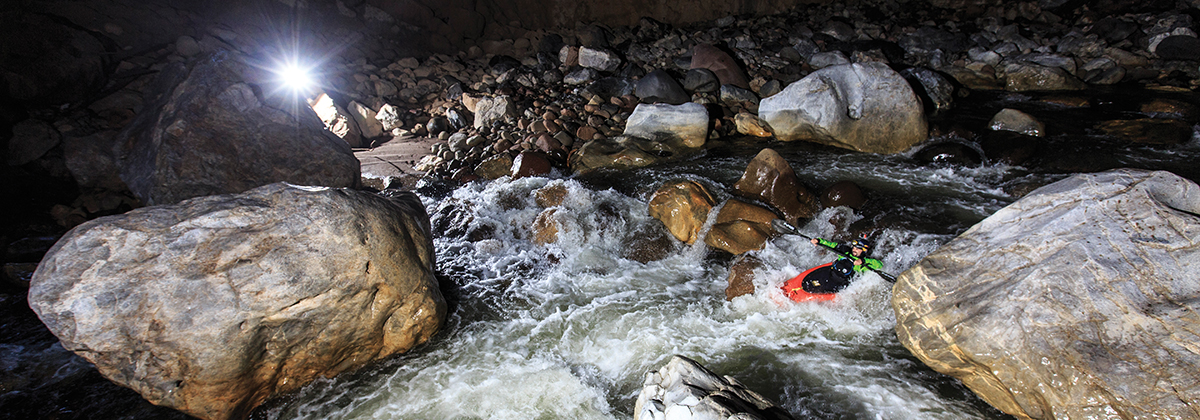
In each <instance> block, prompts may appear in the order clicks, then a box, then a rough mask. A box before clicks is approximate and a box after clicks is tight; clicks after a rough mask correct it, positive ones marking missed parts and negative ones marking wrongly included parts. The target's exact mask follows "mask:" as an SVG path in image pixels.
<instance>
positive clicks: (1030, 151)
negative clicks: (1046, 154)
mask: <svg viewBox="0 0 1200 420" xmlns="http://www.w3.org/2000/svg"><path fill="white" fill-rule="evenodd" d="M1041 142H1042V140H1040V139H1039V138H1038V137H1032V136H1027V135H1024V134H1021V133H1017V132H1014V131H987V132H984V133H983V136H982V139H981V140H980V147H981V148H982V149H983V152H984V154H985V155H986V156H987V158H988V160H989V161H993V162H999V163H1003V164H1007V165H1013V166H1020V165H1024V164H1025V163H1026V162H1028V161H1029V159H1031V158H1033V157H1034V156H1036V155H1037V152H1038V147H1039V145H1040V144H1041Z"/></svg>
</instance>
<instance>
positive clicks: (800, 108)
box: [758, 62, 928, 153]
mask: <svg viewBox="0 0 1200 420" xmlns="http://www.w3.org/2000/svg"><path fill="white" fill-rule="evenodd" d="M758 115H759V116H760V117H762V119H763V120H765V121H766V122H767V123H768V124H770V126H771V128H772V129H774V131H775V137H776V138H777V139H779V140H783V141H792V140H807V141H813V142H817V143H821V144H827V145H831V146H837V147H841V148H846V149H850V150H857V151H860V152H869V153H897V152H902V151H904V150H906V149H908V148H909V147H912V146H913V145H914V144H917V143H918V142H921V141H923V140H925V137H926V135H927V132H928V123H927V122H926V121H925V111H924V107H923V104H922V103H921V100H920V99H919V98H917V96H916V94H915V93H913V90H912V87H911V86H909V84H908V82H907V81H906V80H904V77H901V76H900V74H899V73H896V72H895V71H894V70H892V69H891V68H889V67H888V66H887V65H885V64H881V63H876V62H864V63H854V64H847V65H840V66H833V67H827V68H824V69H821V70H818V71H815V72H813V73H812V74H809V75H808V76H805V77H804V78H803V79H800V80H799V81H797V82H795V83H792V84H791V85H788V87H787V88H785V89H784V90H783V92H780V93H779V94H776V95H775V96H772V97H769V98H765V99H763V100H762V101H761V102H760V103H759V107H758Z"/></svg>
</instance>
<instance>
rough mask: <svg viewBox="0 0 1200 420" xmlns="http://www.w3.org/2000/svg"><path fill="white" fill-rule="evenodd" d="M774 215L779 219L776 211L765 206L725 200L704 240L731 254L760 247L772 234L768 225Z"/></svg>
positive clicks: (761, 247)
mask: <svg viewBox="0 0 1200 420" xmlns="http://www.w3.org/2000/svg"><path fill="white" fill-rule="evenodd" d="M775 219H778V217H777V216H775V213H772V212H771V211H770V210H767V209H765V208H762V207H759V206H756V205H753V204H749V203H746V202H742V201H738V200H729V201H726V202H725V205H724V206H722V207H721V211H720V212H719V213H717V220H716V222H715V223H713V227H712V229H711V230H709V231H708V235H706V236H705V237H704V243H705V244H708V246H711V247H713V248H717V249H720V250H724V251H728V252H729V253H731V254H734V255H739V254H743V253H746V252H749V251H756V250H760V249H763V246H764V245H765V244H766V242H767V239H770V238H771V237H774V236H775V230H774V229H773V228H771V221H772V220H775Z"/></svg>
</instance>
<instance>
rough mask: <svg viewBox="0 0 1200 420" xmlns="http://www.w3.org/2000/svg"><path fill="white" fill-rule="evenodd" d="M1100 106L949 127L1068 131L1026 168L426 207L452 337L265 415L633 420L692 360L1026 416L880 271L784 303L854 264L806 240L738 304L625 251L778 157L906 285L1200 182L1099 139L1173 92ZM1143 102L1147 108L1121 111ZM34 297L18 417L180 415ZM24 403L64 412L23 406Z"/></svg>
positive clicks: (16, 354)
mask: <svg viewBox="0 0 1200 420" xmlns="http://www.w3.org/2000/svg"><path fill="white" fill-rule="evenodd" d="M1090 94H1092V95H1098V96H1099V97H1100V99H1098V100H1094V103H1100V104H1109V105H1104V106H1100V107H1093V108H1090V109H1085V110H1080V109H1077V108H1068V107H1062V106H1056V105H1049V104H1047V103H1046V102H1042V101H1039V98H1038V97H1033V96H1028V95H1013V94H1004V93H997V94H975V95H973V96H972V97H971V98H967V99H966V100H961V101H960V103H959V104H958V105H957V106H958V109H957V110H956V111H954V112H951V113H946V114H943V115H940V116H938V117H936V118H933V119H932V120H933V122H934V123H935V125H939V126H951V125H965V126H969V127H974V128H973V129H974V130H976V131H977V132H982V130H983V128H982V127H984V126H985V125H986V122H987V119H988V118H990V116H991V115H992V114H994V113H995V112H996V111H998V110H999V109H1001V108H1004V107H1018V108H1021V109H1023V110H1026V111H1027V112H1030V113H1031V114H1033V115H1034V116H1036V117H1038V118H1039V119H1040V120H1042V121H1043V122H1045V123H1046V124H1047V131H1048V132H1049V133H1051V134H1050V135H1049V136H1048V137H1047V138H1045V139H1042V140H1039V142H1040V148H1039V151H1038V155H1037V156H1036V157H1035V158H1034V159H1032V160H1030V161H1029V163H1027V164H1024V165H1023V166H1013V165H1008V164H1003V163H999V162H996V161H994V160H988V161H986V162H985V163H983V164H981V165H967V166H961V165H936V164H934V165H931V164H925V163H921V162H920V161H918V160H917V159H914V158H913V154H912V153H906V154H897V155H875V154H863V153H853V152H849V151H844V150H840V149H834V148H829V147H824V146H817V145H811V144H806V143H799V142H793V143H779V142H773V141H763V140H755V139H748V138H741V139H725V140H717V141H715V142H714V147H712V148H711V149H709V150H708V151H707V152H706V153H705V154H704V155H703V156H700V157H698V158H695V159H690V160H686V161H682V162H676V163H673V164H667V165H661V166H655V167H652V168H646V169H642V170H637V171H626V172H602V173H599V174H593V175H588V176H577V177H575V176H567V175H565V174H560V173H556V174H553V175H552V176H549V177H533V178H523V179H519V180H502V181H497V182H490V183H478V182H477V183H472V184H468V185H466V186H464V187H462V188H459V189H457V190H455V191H454V192H453V193H452V194H451V195H449V196H446V197H423V200H424V202H425V204H426V206H427V209H428V211H429V212H430V214H431V215H433V217H434V218H435V219H439V218H442V219H445V218H451V219H454V221H453V222H450V223H449V226H451V227H452V228H451V229H445V230H439V231H438V232H435V235H436V239H435V246H436V253H437V269H438V275H439V278H440V280H441V281H442V282H443V283H444V284H443V289H444V291H445V292H446V295H447V298H448V301H449V302H450V312H449V318H448V319H447V322H446V325H445V327H444V329H443V330H442V331H441V332H440V333H439V334H437V335H436V336H435V337H434V339H433V340H431V341H430V342H429V343H427V344H425V345H422V346H420V347H419V348H417V349H415V350H414V351H412V352H409V353H408V354H405V355H401V356H397V357H395V358H392V359H388V360H386V361H383V362H380V363H377V364H375V365H373V366H370V367H368V368H366V369H362V370H360V371H358V372H354V373H349V374H345V375H341V376H338V377H336V378H332V379H323V380H318V381H317V382H315V383H313V384H311V385H309V386H307V387H305V388H303V389H302V390H301V391H299V392H296V393H294V394H291V395H288V396H286V397H283V398H279V399H276V400H274V401H271V402H269V403H267V404H266V405H264V406H263V407H260V408H259V409H258V410H257V411H256V412H255V413H254V415H253V417H254V418H256V419H270V420H276V419H278V420H283V419H629V418H631V417H632V414H633V413H632V411H633V405H634V401H635V400H636V398H637V394H638V392H639V391H640V389H641V385H642V382H643V380H644V379H645V375H646V373H647V372H650V371H653V370H656V369H658V368H659V367H661V366H662V365H664V364H665V363H666V362H667V361H668V360H669V359H670V358H671V357H672V356H673V355H676V354H678V355H684V356H687V357H690V358H693V359H695V360H697V361H699V362H700V363H701V364H703V365H705V366H706V367H708V368H709V369H711V370H713V371H715V372H717V373H719V374H723V375H730V376H733V377H735V378H737V379H738V380H739V381H740V382H742V383H744V384H745V385H746V386H748V387H749V388H750V389H752V390H755V391H757V392H759V393H761V394H763V395H764V396H765V397H767V398H768V399H771V400H772V401H775V402H776V403H778V404H779V405H781V406H782V407H783V408H784V409H785V410H787V411H789V412H790V413H792V414H793V415H794V416H796V417H797V418H810V419H913V418H920V419H998V418H1009V417H1008V416H1007V415H1005V414H1003V413H1001V412H999V411H997V410H995V409H994V408H992V407H990V406H989V405H987V404H986V403H984V402H983V401H981V400H980V399H978V398H977V397H975V396H974V394H973V393H971V392H970V391H969V390H968V389H966V388H965V387H964V386H963V385H961V384H960V383H959V382H958V381H957V380H954V379H952V378H949V377H946V376H943V375H941V374H938V373H936V372H933V371H932V370H930V369H929V368H927V367H925V366H924V365H922V364H921V363H920V362H919V361H917V360H916V359H915V358H914V357H913V356H912V355H910V354H909V353H908V352H907V350H905V349H904V348H903V347H902V346H901V345H900V344H899V342H898V341H897V338H896V335H895V332H894V327H895V319H894V314H893V312H892V309H891V306H890V286H891V285H890V284H889V283H887V282H886V281H884V280H883V279H882V278H880V277H879V276H878V275H875V274H865V275H863V276H861V277H860V279H859V280H858V281H856V282H855V283H854V284H853V285H852V286H851V287H850V288H849V289H847V290H846V291H845V292H843V293H842V294H841V295H840V296H839V298H838V299H837V300H836V301H834V302H831V303H803V304H795V303H792V302H790V301H787V300H786V299H784V298H783V297H782V296H781V293H780V291H779V286H780V285H781V284H782V282H783V281H785V280H787V279H788V278H790V277H792V276H794V275H796V274H798V273H800V272H801V271H803V270H805V269H807V268H808V267H811V266H814V265H818V264H821V263H824V262H828V261H830V260H831V259H832V258H833V256H832V255H831V254H829V253H827V252H825V251H822V250H821V249H818V248H817V247H814V246H812V245H811V244H809V243H807V241H805V240H803V239H801V238H798V237H794V236H781V237H779V238H776V239H774V240H772V241H770V242H768V243H767V245H766V248H765V249H764V250H762V251H758V252H757V255H758V257H759V258H761V259H762V260H763V261H764V262H765V264H764V265H763V268H761V269H759V270H758V271H756V273H755V274H756V277H755V286H756V291H755V293H754V294H752V295H746V296H741V297H738V298H735V299H733V300H732V301H726V300H725V295H724V289H725V286H726V281H727V277H728V275H729V271H730V265H731V257H730V256H729V255H728V254H723V253H721V252H714V251H710V250H709V249H708V248H707V247H706V246H704V245H703V244H697V245H694V246H686V245H682V244H675V245H673V246H669V247H668V249H667V251H668V252H666V253H665V256H664V257H663V258H661V259H658V260H655V261H650V262H647V263H642V262H638V261H634V260H632V259H629V258H626V257H625V256H626V255H627V254H628V253H627V248H628V244H629V238H630V237H632V236H636V235H643V234H645V232H647V231H648V229H661V227H660V224H659V223H660V222H658V221H657V220H654V219H652V218H650V217H649V216H648V202H649V199H650V196H651V194H653V192H654V190H655V189H656V188H657V187H658V186H659V185H661V184H662V183H664V182H666V181H670V180H675V179H691V180H696V181H698V182H700V183H702V184H704V185H706V186H708V187H709V188H710V190H711V191H713V193H714V194H715V195H716V196H718V198H719V199H724V198H728V197H729V192H728V191H729V190H730V188H731V186H732V185H733V183H734V182H735V181H736V180H737V179H738V178H739V177H740V176H741V174H742V172H743V171H744V169H745V168H746V165H747V163H748V162H749V161H750V159H752V158H753V157H754V155H755V154H757V153H758V152H759V151H760V150H761V149H762V148H764V147H771V148H773V149H775V150H776V151H778V152H780V154H781V155H783V156H784V157H785V158H786V159H787V160H788V162H789V163H790V164H791V165H792V167H793V168H794V169H795V170H796V172H797V174H798V176H799V177H800V179H801V180H802V181H803V182H804V183H805V184H807V185H808V186H809V187H810V188H811V189H812V190H813V191H815V192H820V190H821V189H822V188H824V187H826V186H829V185H831V184H833V183H835V182H838V181H843V180H849V181H853V182H855V183H856V184H858V185H859V186H861V187H862V188H863V190H864V191H865V192H866V195H867V198H868V202H867V205H866V206H864V207H863V208H862V209H861V210H860V211H853V210H850V209H848V208H845V207H837V208H831V209H825V210H824V211H822V212H821V213H820V214H818V215H817V216H816V217H814V218H813V219H812V220H809V221H805V222H804V223H803V224H802V225H801V226H800V228H801V231H802V232H804V233H806V234H808V235H811V236H819V237H827V238H831V239H835V240H837V239H846V237H847V235H848V233H847V232H848V230H851V229H850V227H854V228H856V229H857V228H862V229H867V230H870V231H872V232H874V234H875V239H876V243H877V246H876V249H877V250H876V252H875V254H874V256H875V257H876V258H880V259H881V260H882V261H883V263H884V271H886V272H889V273H892V274H899V273H901V272H903V271H904V270H905V269H906V268H908V267H910V266H912V265H914V264H916V263H917V262H918V261H920V259H921V258H922V257H923V256H925V255H928V254H929V253H931V252H933V251H934V250H935V249H937V248H938V247H939V246H940V245H941V244H943V243H945V242H947V241H949V240H950V239H952V238H953V237H954V236H956V235H957V234H959V233H961V232H962V231H964V230H966V229H967V228H969V227H970V226H971V225H973V224H975V223H976V222H978V221H980V220H982V219H984V218H985V217H987V216H988V215H990V214H992V213H994V212H995V211H997V210H999V209H1000V208H1002V207H1004V206H1005V205H1008V204H1010V203H1012V202H1013V201H1015V200H1016V199H1017V198H1019V195H1020V194H1022V193H1023V192H1027V191H1028V190H1030V189H1032V188H1034V187H1037V186H1040V185H1044V184H1047V183H1050V182H1053V181H1055V180H1058V179H1061V178H1064V177H1066V176H1068V175H1070V174H1071V173H1073V172H1079V171H1092V170H1103V169H1110V168H1116V167H1125V166H1129V167H1139V168H1147V169H1164V170H1170V171H1173V172H1175V173H1178V174H1180V175H1182V176H1184V177H1186V178H1189V179H1192V180H1193V181H1195V180H1197V179H1200V173H1198V171H1200V165H1196V162H1200V140H1198V139H1197V137H1196V136H1193V138H1192V139H1191V140H1190V141H1188V142H1186V143H1184V144H1178V145H1130V144H1126V143H1123V142H1120V141H1115V140H1113V139H1110V138H1106V137H1104V136H1098V135H1097V134H1096V133H1095V131H1094V130H1092V129H1091V128H1090V127H1091V126H1092V125H1093V124H1094V123H1095V122H1096V121H1098V120H1103V119H1112V118H1134V117H1137V116H1139V115H1138V114H1137V113H1136V112H1135V111H1130V110H1128V108H1129V107H1132V106H1133V105H1134V104H1135V103H1136V102H1137V101H1144V100H1146V99H1147V98H1149V97H1151V96H1155V95H1165V94H1159V93H1149V92H1146V91H1140V90H1138V91H1133V92H1099V93H1095V92H1093V93H1090ZM1166 96H1174V95H1166ZM1184 99H1185V100H1187V101H1188V102H1189V103H1192V104H1193V105H1195V104H1196V103H1197V101H1196V98H1194V97H1192V96H1186V97H1184ZM1125 101H1130V103H1129V105H1128V106H1123V105H1120V104H1123V103H1125ZM1112 104H1116V105H1112ZM968 143H971V142H969V141H968ZM1079 167H1082V168H1083V169H1082V170H1081V169H1077V168H1079ZM547 186H560V187H561V188H565V190H566V191H567V195H566V198H565V201H564V203H563V204H562V207H561V208H560V209H559V211H558V212H557V213H555V215H554V219H555V220H556V221H557V222H558V223H559V226H560V233H559V235H558V240H557V241H556V242H553V243H550V244H545V245H542V244H538V243H536V242H535V241H533V240H532V238H533V236H534V235H533V232H532V226H533V224H534V223H533V221H534V220H535V219H536V218H537V216H538V214H539V213H540V212H542V211H543V209H542V208H541V207H539V206H538V205H537V204H536V203H535V198H534V195H535V191H537V190H538V189H541V188H544V187H547ZM435 221H436V220H435ZM6 299H7V298H6ZM14 302H15V300H13V299H7V300H5V303H6V304H5V305H4V306H3V307H4V308H6V309H5V311H6V317H5V319H6V324H5V328H6V331H9V332H10V334H12V331H18V330H14V329H12V328H20V330H19V331H21V333H20V334H22V335H21V337H24V338H21V340H10V341H8V342H6V344H4V345H3V346H0V361H2V362H4V363H7V364H10V365H13V366H25V365H29V367H21V368H19V369H16V371H18V372H28V373H25V374H24V375H25V377H23V378H17V379H15V380H17V381H23V380H26V381H35V382H36V381H44V382H45V383H46V385H44V386H41V385H38V386H32V387H31V386H26V389H32V390H36V391H38V392H44V393H45V395H46V396H45V397H36V396H34V395H35V394H28V393H25V394H20V393H13V392H8V393H5V394H4V395H2V396H0V402H7V403H8V404H5V405H8V406H9V407H12V408H14V409H17V410H16V411H11V412H10V413H9V415H11V416H15V415H20V413H39V415H44V414H45V413H46V412H48V411H50V412H55V415H54V416H52V417H55V418H148V417H158V418H161V417H162V416H161V415H165V414H169V413H172V412H171V411H170V410H165V409H161V408H152V407H149V406H148V404H145V403H144V401H140V402H139V399H138V398H137V397H136V394H131V392H130V391H128V390H123V389H119V388H116V387H115V386H113V385H111V384H109V383H107V382H106V381H104V380H102V379H98V375H96V374H95V371H94V369H92V368H91V367H90V366H89V365H87V364H86V362H82V361H81V359H79V358H78V357H75V356H73V355H70V354H69V353H67V352H65V351H64V350H62V349H61V347H60V346H58V345H57V344H53V342H54V341H53V338H52V337H47V336H48V334H47V333H45V331H44V328H43V329H38V328H35V327H31V326H30V325H29V324H31V323H32V325H34V326H38V327H40V325H37V324H36V323H34V322H33V321H31V320H30V318H31V314H28V313H24V312H21V313H18V312H19V311H17V310H16V309H13V308H16V307H17V306H18V305H16V304H15V303H14ZM25 310H26V311H27V308H25ZM35 330H36V331H35ZM10 379H12V378H10ZM23 398H28V401H32V402H34V403H35V404H34V405H35V406H36V405H38V404H41V405H43V407H42V408H43V409H31V408H20V409H18V407H19V406H20V404H17V403H18V402H19V401H20V400H22V399H23ZM80 400H86V401H87V402H86V403H80V402H79V401H80ZM45 405H58V408H53V407H52V408H51V409H44V408H45V407H44V406H45ZM79 407H84V408H83V409H80V408H79ZM54 410H57V411H54ZM174 414H175V415H178V413H174ZM10 418H17V417H10Z"/></svg>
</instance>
